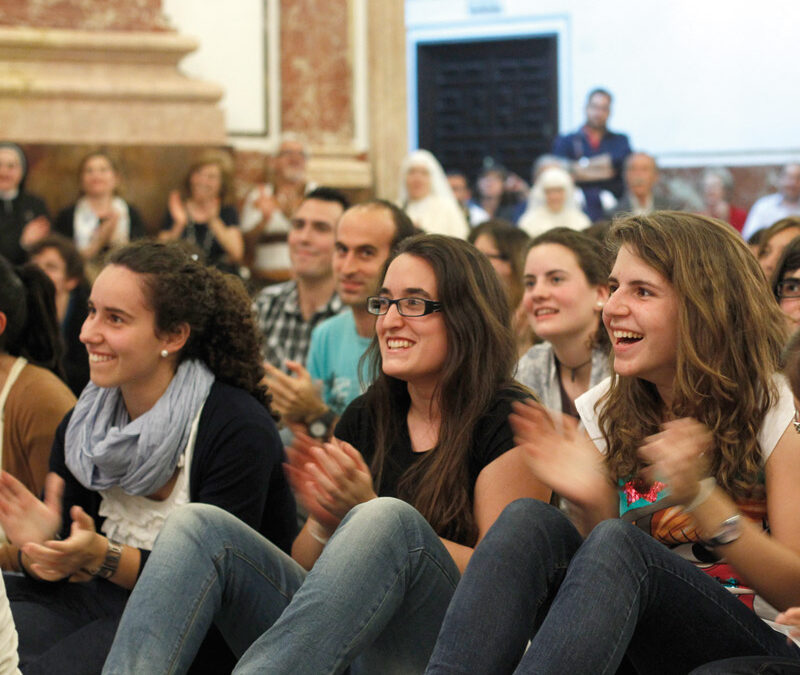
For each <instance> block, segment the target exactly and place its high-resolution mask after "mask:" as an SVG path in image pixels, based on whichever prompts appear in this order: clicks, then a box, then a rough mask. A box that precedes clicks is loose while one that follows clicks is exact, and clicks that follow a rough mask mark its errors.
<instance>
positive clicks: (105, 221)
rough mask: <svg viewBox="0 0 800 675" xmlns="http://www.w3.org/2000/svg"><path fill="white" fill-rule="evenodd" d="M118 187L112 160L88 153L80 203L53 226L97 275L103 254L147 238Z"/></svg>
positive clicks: (99, 153) (81, 173) (83, 166)
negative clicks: (74, 246)
mask: <svg viewBox="0 0 800 675" xmlns="http://www.w3.org/2000/svg"><path fill="white" fill-rule="evenodd" d="M119 184H120V175H119V169H118V168H117V166H116V164H115V163H114V160H113V159H111V156H110V155H108V154H107V153H105V152H103V151H97V152H91V153H89V154H88V155H86V156H85V157H84V158H83V159H82V160H81V162H80V165H79V166H78V185H79V188H80V197H79V198H78V201H77V202H75V203H74V204H73V205H72V206H68V207H67V208H65V209H63V210H62V211H61V212H60V213H59V214H58V217H57V218H56V220H55V223H54V224H53V229H54V230H55V231H56V232H58V233H59V234H62V235H64V236H65V237H67V238H68V239H72V240H74V242H75V245H76V246H77V247H78V251H80V253H81V255H82V256H83V258H84V259H85V260H87V261H89V262H90V263H91V265H92V267H93V268H94V269H95V271H99V268H100V266H101V260H100V258H101V256H102V255H103V253H105V252H106V251H108V250H109V249H110V248H113V247H116V246H122V245H123V244H127V243H128V242H129V241H131V240H133V239H139V238H141V237H143V236H144V235H145V228H144V222H142V217H141V216H140V215H139V212H138V211H137V210H136V208H135V207H133V206H131V205H130V204H128V203H127V202H126V201H125V200H124V199H122V197H120V196H119V193H118V189H119ZM90 276H96V274H92V275H90Z"/></svg>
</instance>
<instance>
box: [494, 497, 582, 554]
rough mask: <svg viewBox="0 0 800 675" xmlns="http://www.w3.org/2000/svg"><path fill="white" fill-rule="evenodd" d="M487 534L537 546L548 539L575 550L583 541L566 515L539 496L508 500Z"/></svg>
mask: <svg viewBox="0 0 800 675" xmlns="http://www.w3.org/2000/svg"><path fill="white" fill-rule="evenodd" d="M490 533H493V534H494V536H500V537H503V538H510V539H516V540H522V541H523V542H524V544H525V545H526V546H539V545H541V542H542V541H543V540H550V541H560V542H563V543H566V544H568V545H571V547H572V548H573V549H577V547H578V546H580V545H581V543H582V539H581V536H580V534H579V533H578V531H577V530H576V529H575V526H574V525H573V524H572V522H571V521H570V520H569V518H567V517H566V516H565V515H564V514H563V513H562V512H561V511H559V510H558V509H557V508H556V507H554V506H551V505H550V504H546V503H545V502H542V501H539V500H538V499H517V500H516V501H513V502H511V503H510V504H509V505H508V506H506V508H505V509H503V512H502V513H501V514H500V516H499V517H498V518H497V520H496V521H495V523H494V525H492V528H491V530H490ZM487 537H488V535H487Z"/></svg>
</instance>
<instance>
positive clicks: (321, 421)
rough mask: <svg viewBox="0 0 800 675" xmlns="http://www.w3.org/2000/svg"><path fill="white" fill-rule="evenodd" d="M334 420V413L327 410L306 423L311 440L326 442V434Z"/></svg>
mask: <svg viewBox="0 0 800 675" xmlns="http://www.w3.org/2000/svg"><path fill="white" fill-rule="evenodd" d="M335 419H336V413H335V412H333V410H331V409H330V408H328V409H327V410H326V411H325V412H324V413H322V414H321V415H320V416H319V417H315V418H314V419H313V420H311V421H310V422H309V423H308V433H309V435H310V436H311V437H312V438H316V439H318V440H327V439H328V432H329V430H330V428H331V425H332V424H333V421H334V420H335Z"/></svg>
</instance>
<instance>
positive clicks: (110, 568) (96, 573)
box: [86, 539, 122, 579]
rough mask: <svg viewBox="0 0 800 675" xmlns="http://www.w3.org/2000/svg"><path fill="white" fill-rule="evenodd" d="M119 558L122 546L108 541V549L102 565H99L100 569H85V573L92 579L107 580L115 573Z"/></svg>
mask: <svg viewBox="0 0 800 675" xmlns="http://www.w3.org/2000/svg"><path fill="white" fill-rule="evenodd" d="M121 557H122V544H120V543H118V542H116V541H112V540H111V539H109V540H108V548H107V549H106V557H105V559H104V560H103V564H102V565H100V567H95V568H94V569H87V570H86V572H87V574H91V575H92V576H93V577H99V578H100V579H108V578H109V577H112V576H113V575H114V573H115V572H116V571H117V568H118V567H119V561H120V558H121Z"/></svg>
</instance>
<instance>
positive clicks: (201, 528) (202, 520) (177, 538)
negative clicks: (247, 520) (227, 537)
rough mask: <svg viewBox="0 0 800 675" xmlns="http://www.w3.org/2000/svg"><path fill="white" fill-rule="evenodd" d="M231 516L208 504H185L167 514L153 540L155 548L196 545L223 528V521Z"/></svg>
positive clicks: (204, 541)
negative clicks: (162, 525)
mask: <svg viewBox="0 0 800 675" xmlns="http://www.w3.org/2000/svg"><path fill="white" fill-rule="evenodd" d="M230 518H233V516H231V515H230V514H229V513H228V512H227V511H224V510H223V509H220V508H218V507H216V506H211V505H209V504H185V505H183V506H181V507H179V508H177V509H175V510H174V511H173V512H172V513H170V514H169V516H168V517H167V519H166V521H165V522H164V527H162V528H161V532H159V534H158V537H157V538H156V541H155V546H154V549H153V550H154V551H155V550H156V548H157V547H158V548H164V547H166V546H169V547H170V548H176V547H180V548H183V547H184V546H189V547H197V546H199V545H201V544H204V543H206V542H208V540H209V538H210V536H212V535H213V534H214V533H216V532H219V531H224V530H225V522H226V521H227V520H228V519H230Z"/></svg>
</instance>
